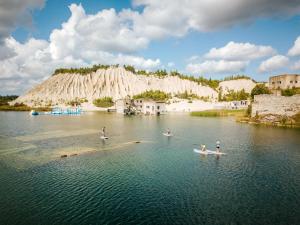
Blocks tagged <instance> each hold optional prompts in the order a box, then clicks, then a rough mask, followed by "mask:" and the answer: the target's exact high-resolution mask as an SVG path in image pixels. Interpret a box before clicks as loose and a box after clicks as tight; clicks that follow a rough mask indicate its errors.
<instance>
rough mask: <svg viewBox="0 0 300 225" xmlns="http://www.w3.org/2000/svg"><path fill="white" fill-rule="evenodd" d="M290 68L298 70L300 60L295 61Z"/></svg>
mask: <svg viewBox="0 0 300 225" xmlns="http://www.w3.org/2000/svg"><path fill="white" fill-rule="evenodd" d="M291 69H292V70H299V71H300V60H299V61H297V62H295V63H294V64H293V65H292V66H291Z"/></svg>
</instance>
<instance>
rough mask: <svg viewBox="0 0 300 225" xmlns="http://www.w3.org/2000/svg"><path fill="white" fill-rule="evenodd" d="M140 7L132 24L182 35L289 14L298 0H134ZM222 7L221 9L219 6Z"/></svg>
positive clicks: (299, 5) (156, 33)
mask: <svg viewBox="0 0 300 225" xmlns="http://www.w3.org/2000/svg"><path fill="white" fill-rule="evenodd" d="M133 2H134V6H141V7H144V8H143V11H142V13H141V14H135V15H134V17H135V19H134V26H135V29H136V30H137V31H140V32H141V31H143V32H144V33H145V34H146V35H147V36H151V37H155V38H159V37H162V36H165V35H171V36H183V35H184V34H185V33H186V32H188V31H189V30H198V31H211V30H216V29H220V28H224V27H230V26H233V25H236V24H243V23H244V24H246V23H249V22H252V21H253V20H255V19H257V18H266V17H282V16H291V15H294V14H298V13H299V12H300V2H299V0H288V1H282V0H263V1H261V0H251V1H249V0H232V1H230V3H229V2H228V0H203V1H199V0H189V1H182V0H134V1H133ZM220 9H222V10H220Z"/></svg>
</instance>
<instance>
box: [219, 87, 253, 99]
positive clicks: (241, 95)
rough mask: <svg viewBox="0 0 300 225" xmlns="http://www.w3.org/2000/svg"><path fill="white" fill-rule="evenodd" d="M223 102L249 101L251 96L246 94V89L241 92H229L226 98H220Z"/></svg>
mask: <svg viewBox="0 0 300 225" xmlns="http://www.w3.org/2000/svg"><path fill="white" fill-rule="evenodd" d="M219 98H221V100H222V101H240V100H247V99H248V98H249V94H248V93H246V92H245V90H244V89H242V90H240V91H233V90H229V92H228V93H227V94H226V95H225V96H223V97H222V96H219Z"/></svg>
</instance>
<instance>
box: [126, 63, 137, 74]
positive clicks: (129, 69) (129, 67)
mask: <svg viewBox="0 0 300 225" xmlns="http://www.w3.org/2000/svg"><path fill="white" fill-rule="evenodd" d="M124 69H125V70H127V71H130V72H132V73H135V68H134V67H133V66H130V65H128V66H126V65H124Z"/></svg>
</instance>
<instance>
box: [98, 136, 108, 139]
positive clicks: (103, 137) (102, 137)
mask: <svg viewBox="0 0 300 225" xmlns="http://www.w3.org/2000/svg"><path fill="white" fill-rule="evenodd" d="M100 138H101V139H108V137H105V136H100Z"/></svg>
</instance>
